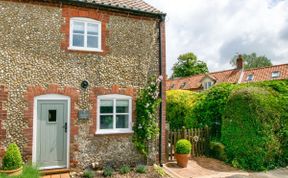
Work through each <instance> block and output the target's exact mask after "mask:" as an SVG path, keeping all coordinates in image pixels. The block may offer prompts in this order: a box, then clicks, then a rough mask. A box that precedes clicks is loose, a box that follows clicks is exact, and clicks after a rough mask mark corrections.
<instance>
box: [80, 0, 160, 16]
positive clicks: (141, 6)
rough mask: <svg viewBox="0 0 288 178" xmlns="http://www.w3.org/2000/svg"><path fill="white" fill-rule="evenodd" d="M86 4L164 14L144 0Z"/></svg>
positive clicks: (103, 0)
mask: <svg viewBox="0 0 288 178" xmlns="http://www.w3.org/2000/svg"><path fill="white" fill-rule="evenodd" d="M78 1H79V0H78ZM86 2H87V3H94V4H100V5H106V6H111V7H117V8H123V9H130V10H138V11H142V12H149V13H154V14H162V12H160V11H159V10H158V9H156V8H155V7H153V6H151V5H149V4H148V3H146V2H145V1H143V0H87V1H86Z"/></svg>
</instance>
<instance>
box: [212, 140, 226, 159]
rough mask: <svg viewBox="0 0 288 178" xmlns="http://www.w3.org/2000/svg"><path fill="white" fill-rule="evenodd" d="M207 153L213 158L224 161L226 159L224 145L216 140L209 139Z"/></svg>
mask: <svg viewBox="0 0 288 178" xmlns="http://www.w3.org/2000/svg"><path fill="white" fill-rule="evenodd" d="M209 155H210V156H211V157H213V158H216V159H219V160H221V161H225V160H226V159H227V156H226V153H225V146H224V145H223V144H222V143H220V142H217V141H211V142H210V144H209Z"/></svg>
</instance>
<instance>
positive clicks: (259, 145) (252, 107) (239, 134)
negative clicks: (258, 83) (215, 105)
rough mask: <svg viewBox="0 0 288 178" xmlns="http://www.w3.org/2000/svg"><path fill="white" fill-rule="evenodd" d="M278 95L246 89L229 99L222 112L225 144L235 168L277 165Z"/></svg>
mask: <svg viewBox="0 0 288 178" xmlns="http://www.w3.org/2000/svg"><path fill="white" fill-rule="evenodd" d="M279 107H280V105H279V102H278V98H277V94H276V93H275V92H272V91H270V90H267V89H264V88H260V87H245V88H242V89H239V90H236V91H235V92H233V93H232V94H231V96H230V97H229V100H228V103H227V105H226V107H225V112H224V113H223V125H222V143H223V144H224V145H225V146H226V153H227V158H228V162H230V163H232V164H233V166H236V167H239V168H243V169H250V170H264V169H271V168H274V167H275V166H277V160H276V158H277V155H281V143H280V142H279V140H278V138H277V135H276V134H275V133H276V132H277V131H279V129H280V117H281V113H280V112H279Z"/></svg>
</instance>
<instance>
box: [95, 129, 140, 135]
mask: <svg viewBox="0 0 288 178" xmlns="http://www.w3.org/2000/svg"><path fill="white" fill-rule="evenodd" d="M133 133H134V132H133V131H132V130H131V131H114V132H112V131H111V132H103V131H102V132H101V131H97V132H96V133H95V135H99V136H100V135H131V134H133Z"/></svg>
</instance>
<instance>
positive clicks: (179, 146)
mask: <svg viewBox="0 0 288 178" xmlns="http://www.w3.org/2000/svg"><path fill="white" fill-rule="evenodd" d="M191 146H192V145H191V143H190V141H189V140H186V139H181V140H179V141H177V143H176V150H175V158H176V161H177V164H178V166H180V167H183V168H185V167H187V164H188V160H189V158H190V153H191Z"/></svg>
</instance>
